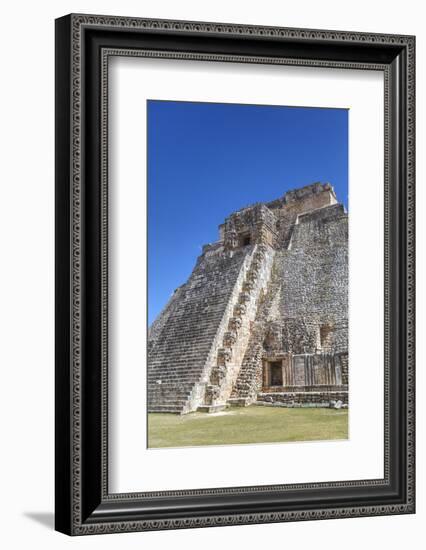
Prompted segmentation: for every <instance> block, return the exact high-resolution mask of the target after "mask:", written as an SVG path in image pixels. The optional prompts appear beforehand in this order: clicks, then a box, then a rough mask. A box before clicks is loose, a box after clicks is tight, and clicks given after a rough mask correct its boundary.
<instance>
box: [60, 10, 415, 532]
mask: <svg viewBox="0 0 426 550" xmlns="http://www.w3.org/2000/svg"><path fill="white" fill-rule="evenodd" d="M414 55H415V39H414V37H413V36H399V35H382V34H366V33H353V32H351V33H349V32H342V31H324V30H307V29H291V28H277V27H255V26H246V25H234V24H232V25H230V24H218V23H201V22H188V21H168V20H151V19H149V20H148V19H139V18H127V17H116V16H114V17H109V16H97V15H79V14H76V15H74V14H72V15H68V16H65V17H63V18H60V19H58V20H57V21H56V529H57V530H59V531H61V532H64V533H66V534H70V535H85V534H91V533H96V534H99V533H119V532H126V531H144V530H156V529H178V528H188V527H204V526H219V525H238V524H247V523H266V522H285V521H300V520H309V519H327V518H343V517H358V516H372V515H384V514H407V513H414V510H415V501H414V483H415V482H414V475H415V472H414V162H415V159H414V152H415V147H414V139H415V136H414V132H415V112H414V109H415V95H414V93H415V91H414V67H415V59H414Z"/></svg>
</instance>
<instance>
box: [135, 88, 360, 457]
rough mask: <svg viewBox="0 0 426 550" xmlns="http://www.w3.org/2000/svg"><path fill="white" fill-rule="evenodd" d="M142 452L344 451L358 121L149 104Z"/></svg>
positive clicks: (300, 110)
mask: <svg viewBox="0 0 426 550" xmlns="http://www.w3.org/2000/svg"><path fill="white" fill-rule="evenodd" d="M146 109H147V184H148V190H147V195H148V216H147V217H148V221H147V227H148V258H147V260H148V261H147V265H148V268H147V269H148V299H147V303H148V313H147V315H148V340H147V341H148V356H147V365H141V368H147V408H148V410H147V413H148V415H147V416H148V431H147V433H148V442H147V445H148V448H160V447H197V446H203V445H235V444H260V443H281V442H282V443H288V442H303V441H328V440H345V439H348V438H349V429H348V426H349V411H350V392H349V349H348V348H349V346H348V340H349V337H348V335H349V329H350V323H349V319H348V291H349V269H348V251H349V240H348V220H349V205H348V198H349V192H348V125H349V116H350V112H349V109H343V108H333V106H330V108H324V107H321V108H317V107H314V106H300V107H294V106H292V107H288V106H285V105H283V106H275V105H249V104H233V103H208V102H190V101H173V100H170V101H165V100H156V99H149V100H148V101H147V102H146Z"/></svg>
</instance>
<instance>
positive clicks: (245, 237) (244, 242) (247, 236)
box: [240, 233, 251, 246]
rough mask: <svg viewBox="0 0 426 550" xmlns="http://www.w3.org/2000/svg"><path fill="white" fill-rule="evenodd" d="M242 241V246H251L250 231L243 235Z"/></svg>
mask: <svg viewBox="0 0 426 550" xmlns="http://www.w3.org/2000/svg"><path fill="white" fill-rule="evenodd" d="M240 243H241V246H249V245H250V244H251V235H250V233H245V234H244V235H241V238H240Z"/></svg>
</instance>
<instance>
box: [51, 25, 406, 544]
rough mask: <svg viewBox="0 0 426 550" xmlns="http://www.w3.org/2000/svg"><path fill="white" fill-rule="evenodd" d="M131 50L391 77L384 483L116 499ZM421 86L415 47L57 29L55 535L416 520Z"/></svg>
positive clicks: (292, 34)
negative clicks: (112, 145)
mask: <svg viewBox="0 0 426 550" xmlns="http://www.w3.org/2000/svg"><path fill="white" fill-rule="evenodd" d="M135 52H140V53H141V54H142V55H146V56H148V57H164V58H172V59H177V60H179V59H181V58H186V59H209V60H211V61H215V60H216V61H217V60H221V61H223V60H225V61H229V62H249V63H281V64H296V65H301V66H318V67H342V68H345V69H348V70H351V69H375V70H380V71H383V73H384V80H385V98H384V105H385V113H384V115H385V143H384V158H385V181H384V191H385V192H384V196H385V205H384V207H385V273H384V281H385V285H384V286H385V316H384V329H385V387H384V392H385V411H384V413H385V433H384V453H385V465H384V466H385V467H384V471H385V475H384V478H383V479H381V480H368V479H366V480H362V481H344V482H331V483H311V484H300V485H274V486H260V487H230V488H227V489H214V488H213V489H206V490H201V489H200V490H188V491H179V494H177V492H173V491H169V492H160V491H158V492H156V493H150V494H141V493H130V494H109V493H108V469H107V459H108V456H107V441H108V439H107V434H108V432H107V429H108V426H107V403H108V379H107V370H106V365H107V361H108V357H107V346H106V341H107V337H108V334H107V310H108V302H107V246H106V245H107V242H106V239H107V237H106V234H107V224H108V219H107V210H106V204H107V177H108V174H107V167H106V150H105V143H106V142H105V140H106V124H107V119H108V103H107V94H106V93H105V90H106V75H107V65H108V56H110V55H135ZM176 62H178V61H176ZM414 80H415V38H414V37H413V36H399V35H389V34H386V35H385V34H372V33H368V34H367V33H358V32H341V31H329V30H307V29H292V28H278V27H262V26H246V25H236V24H218V23H202V22H189V21H169V20H153V19H140V18H128V17H116V16H112V17H109V16H99V15H81V14H71V15H67V16H65V17H62V18H60V19H57V20H56V170H55V177H56V383H55V391H56V431H55V434H56V445H55V452H56V479H55V482H56V529H57V530H58V531H61V532H63V533H66V534H69V535H85V534H99V533H119V532H126V531H143V530H157V529H177V528H189V527H205V526H219V525H237V524H248V523H266V522H284V521H296V520H297V521H299V520H310V519H326V518H345V517H360V516H373V515H387V514H409V513H414V511H415V498H414V491H415V488H414V486H415V480H414V478H415V459H414V384H415V380H414V162H415V160H414V155H415V142H414V140H415V137H414V133H415V90H414ZM142 467H143V466H142Z"/></svg>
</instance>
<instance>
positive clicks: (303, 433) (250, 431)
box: [148, 406, 348, 448]
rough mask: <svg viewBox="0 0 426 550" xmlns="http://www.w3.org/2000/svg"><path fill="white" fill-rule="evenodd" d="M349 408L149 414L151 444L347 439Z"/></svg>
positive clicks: (236, 408)
mask: <svg viewBox="0 0 426 550" xmlns="http://www.w3.org/2000/svg"><path fill="white" fill-rule="evenodd" d="M347 437H348V411H347V410H342V409H340V410H335V409H320V408H297V409H293V408H290V409H287V408H281V407H280V408H278V407H259V406H251V407H245V408H238V407H235V408H231V409H227V410H226V411H223V412H221V413H216V414H207V413H191V414H187V415H183V416H180V415H175V414H163V413H150V414H148V446H149V447H151V448H152V447H156V448H158V447H188V446H191V447H194V446H199V445H232V444H237V443H277V442H285V441H315V440H328V439H347Z"/></svg>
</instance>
